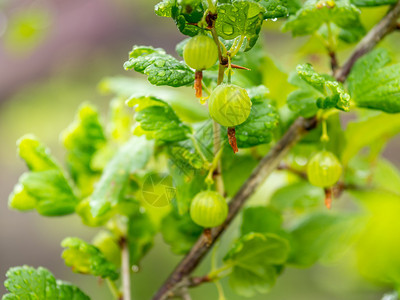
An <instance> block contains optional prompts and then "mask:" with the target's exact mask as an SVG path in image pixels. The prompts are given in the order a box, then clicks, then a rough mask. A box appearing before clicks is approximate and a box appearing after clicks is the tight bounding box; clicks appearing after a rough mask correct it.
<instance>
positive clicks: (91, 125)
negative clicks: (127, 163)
mask: <svg viewBox="0 0 400 300" xmlns="http://www.w3.org/2000/svg"><path fill="white" fill-rule="evenodd" d="M61 139H62V142H63V144H64V147H65V148H66V149H67V164H68V168H69V170H70V173H71V175H72V179H73V180H74V181H75V182H76V184H77V186H78V187H79V188H80V190H81V192H82V196H83V197H85V196H87V195H89V194H90V193H91V192H92V191H93V184H94V182H95V180H97V178H98V175H99V173H98V172H97V171H96V170H93V169H92V167H91V161H92V158H93V155H94V154H95V153H96V151H98V150H99V149H100V148H102V147H103V146H104V145H105V143H106V138H105V134H104V131H103V127H102V125H101V124H100V121H99V114H98V112H97V111H96V109H95V108H94V107H93V106H91V105H89V104H83V105H81V106H80V108H79V110H78V113H77V116H76V119H75V121H74V122H73V123H72V124H71V125H69V127H68V128H67V129H66V130H64V131H63V132H62V133H61Z"/></svg>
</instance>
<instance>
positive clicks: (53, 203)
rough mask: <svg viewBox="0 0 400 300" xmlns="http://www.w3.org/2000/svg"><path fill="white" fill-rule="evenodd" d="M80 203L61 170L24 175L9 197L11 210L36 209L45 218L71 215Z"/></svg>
mask: <svg viewBox="0 0 400 300" xmlns="http://www.w3.org/2000/svg"><path fill="white" fill-rule="evenodd" d="M78 202H79V199H78V198H77V197H76V196H75V195H74V193H73V191H72V189H71V186H70V185H69V184H68V182H67V180H66V179H65V177H64V175H63V173H62V172H61V171H60V170H48V171H42V172H28V173H24V174H22V176H21V177H20V178H19V182H18V184H17V185H16V186H15V187H14V190H13V192H12V193H11V195H10V197H9V206H10V207H11V208H14V209H18V210H31V209H34V208H35V209H36V210H37V211H38V213H40V214H41V215H43V216H63V215H67V214H71V213H73V212H74V210H75V206H76V205H77V204H78Z"/></svg>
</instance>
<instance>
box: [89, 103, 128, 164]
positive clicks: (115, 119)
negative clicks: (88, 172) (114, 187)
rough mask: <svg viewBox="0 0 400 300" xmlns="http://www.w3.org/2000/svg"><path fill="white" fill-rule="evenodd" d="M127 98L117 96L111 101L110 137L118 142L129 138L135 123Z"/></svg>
mask: <svg viewBox="0 0 400 300" xmlns="http://www.w3.org/2000/svg"><path fill="white" fill-rule="evenodd" d="M125 100H126V98H125V97H116V98H114V99H113V100H112V101H111V102H110V120H109V125H108V131H109V132H110V137H111V138H112V139H113V140H114V141H115V142H116V143H118V144H121V143H125V142H127V141H128V140H129V138H130V137H131V136H132V126H133V124H134V120H133V118H132V111H131V110H130V109H129V108H128V107H127V106H126V103H125ZM92 165H93V163H92Z"/></svg>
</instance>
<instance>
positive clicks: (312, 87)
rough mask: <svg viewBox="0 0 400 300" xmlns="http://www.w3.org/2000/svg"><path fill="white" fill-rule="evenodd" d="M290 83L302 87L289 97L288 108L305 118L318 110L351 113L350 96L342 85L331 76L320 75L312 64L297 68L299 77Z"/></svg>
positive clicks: (294, 76) (296, 76) (291, 79)
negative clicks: (335, 109)
mask: <svg viewBox="0 0 400 300" xmlns="http://www.w3.org/2000/svg"><path fill="white" fill-rule="evenodd" d="M289 82H290V83H291V84H293V85H296V86H298V87H300V90H296V91H294V92H292V93H290V94H289V96H288V100H287V102H288V106H289V108H290V109H291V110H293V111H295V112H297V113H298V114H299V115H301V116H303V117H311V116H313V115H315V113H316V112H317V111H318V108H322V109H328V108H333V107H335V108H337V109H340V110H343V111H349V108H350V96H349V94H347V93H346V92H345V91H344V89H343V87H342V86H341V84H340V83H339V82H337V81H335V80H333V79H332V78H330V77H329V76H324V75H320V74H318V73H317V72H315V71H314V69H313V67H312V66H311V65H310V64H304V65H299V66H297V75H292V76H291V77H290V79H289Z"/></svg>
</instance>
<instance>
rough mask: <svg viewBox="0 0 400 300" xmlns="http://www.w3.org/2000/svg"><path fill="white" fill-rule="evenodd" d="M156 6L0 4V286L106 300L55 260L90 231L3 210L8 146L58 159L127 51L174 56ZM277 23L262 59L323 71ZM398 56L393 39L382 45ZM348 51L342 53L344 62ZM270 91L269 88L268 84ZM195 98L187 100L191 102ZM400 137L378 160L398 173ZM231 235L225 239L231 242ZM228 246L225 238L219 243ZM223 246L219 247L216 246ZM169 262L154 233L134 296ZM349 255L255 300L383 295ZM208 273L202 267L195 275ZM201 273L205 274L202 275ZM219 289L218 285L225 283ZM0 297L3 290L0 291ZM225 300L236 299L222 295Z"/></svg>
mask: <svg viewBox="0 0 400 300" xmlns="http://www.w3.org/2000/svg"><path fill="white" fill-rule="evenodd" d="M157 2H158V1H157V0H113V1H111V0H85V1H81V0H68V1H54V0H36V1H31V0H10V1H6V0H0V40H1V43H0V141H1V147H0V281H1V282H3V281H4V280H5V276H4V274H5V272H6V271H7V269H8V268H9V267H11V266H16V265H23V264H28V265H31V266H34V267H37V266H44V267H46V268H48V269H50V270H51V271H52V272H53V273H54V274H55V276H56V277H57V278H62V279H64V280H67V281H71V282H74V283H76V284H77V285H79V286H80V287H81V288H82V289H83V290H84V291H85V292H86V293H88V294H89V295H90V296H91V297H92V299H96V300H102V299H111V294H110V293H109V291H108V289H107V286H106V284H105V283H102V282H99V281H97V280H96V279H94V278H92V277H89V276H83V275H78V274H74V273H72V272H71V270H70V269H69V268H67V267H66V266H65V265H64V263H63V260H62V259H61V257H60V254H61V251H62V249H61V246H60V241H61V240H62V239H63V238H64V237H66V236H79V237H81V238H84V239H86V240H88V241H89V240H90V239H91V238H92V237H93V236H94V234H95V233H96V229H90V228H87V227H84V226H83V225H82V223H81V221H80V219H79V218H78V217H76V216H69V217H63V218H43V217H40V216H39V215H38V214H37V213H36V212H33V213H25V214H22V213H19V212H15V211H10V210H9V209H8V208H7V198H8V194H9V193H10V192H11V190H12V188H13V186H14V184H15V183H16V182H17V180H18V177H19V175H20V174H21V173H22V172H23V171H25V166H24V164H23V163H22V162H21V161H20V160H19V159H17V157H16V154H15V141H16V140H17V139H18V138H19V137H20V136H22V135H23V134H25V133H33V134H35V135H37V136H38V137H39V138H40V139H41V140H42V141H43V142H44V143H45V144H47V145H48V146H49V147H50V148H51V149H52V151H53V153H54V154H55V155H56V156H57V157H58V158H59V160H62V158H63V155H64V150H63V149H62V147H61V145H60V143H59V133H60V132H61V130H63V129H64V128H66V127H67V125H68V124H69V123H70V122H71V121H72V120H73V117H74V113H75V111H76V109H77V107H78V105H79V104H80V103H81V102H83V101H90V102H92V103H94V104H95V105H97V106H98V107H99V108H100V110H101V111H102V112H103V116H104V118H106V110H107V107H108V101H109V100H110V97H107V96H105V95H102V94H101V93H99V91H98V88H97V85H98V83H99V81H100V80H101V79H102V78H104V77H106V76H115V75H126V76H134V74H133V73H126V72H125V71H124V70H123V68H122V64H123V62H124V61H125V59H126V57H127V54H128V52H129V50H130V49H131V47H132V45H133V44H143V45H153V46H155V47H162V48H164V49H166V50H167V52H169V53H172V54H173V53H174V48H175V44H176V43H177V42H179V41H180V40H182V39H183V38H184V37H183V36H182V35H181V34H180V33H179V32H178V30H177V29H176V27H175V25H174V23H173V22H172V20H170V19H166V18H160V17H157V16H156V15H155V14H154V12H153V6H154V4H156V3H157ZM384 12H385V9H366V10H365V14H364V15H363V21H364V23H365V25H366V27H371V26H372V24H374V23H375V22H376V21H377V20H379V18H380V17H381V16H382V14H383V13H384ZM280 26H281V23H280V22H272V21H268V22H265V25H264V27H265V28H264V39H263V42H264V43H265V45H266V49H267V51H268V55H270V56H271V57H273V58H275V59H276V60H278V61H279V62H280V64H281V67H282V69H284V70H286V71H291V70H293V69H294V67H295V66H296V64H297V63H300V62H305V61H308V62H311V63H313V64H314V65H316V67H317V68H318V69H319V70H321V71H328V61H327V59H326V57H325V56H326V55H325V53H324V50H323V48H322V47H321V45H320V44H319V42H318V41H317V40H314V39H309V38H307V37H306V38H296V39H292V38H291V36H290V34H289V33H285V34H283V33H280V32H279V27H280ZM384 44H385V46H387V47H388V48H389V49H391V50H392V52H393V54H394V55H396V56H397V59H398V60H399V59H400V52H399V51H397V52H396V49H397V50H398V49H400V39H399V35H398V34H397V35H396V34H395V35H393V36H391V37H390V38H388V39H386V40H385V41H384ZM349 51H350V48H349V47H347V48H344V50H343V52H342V53H340V55H339V59H340V60H341V61H343V59H344V57H345V56H346V55H347V54H348V53H349ZM267 86H268V82H267ZM191 100H193V101H194V99H191ZM399 153H400V139H399V138H397V139H394V140H393V141H391V142H390V143H389V146H388V147H387V149H386V151H385V153H384V155H385V156H386V157H387V158H389V159H390V160H391V161H392V162H393V163H394V164H395V165H397V166H398V167H400V155H399ZM233 234H234V229H232V230H230V231H229V232H228V233H227V235H228V236H229V235H233ZM226 240H229V237H227V238H226V239H225V241H226ZM223 246H224V245H223ZM178 260H179V257H177V256H174V255H172V254H171V252H170V251H169V248H168V247H167V246H166V245H165V244H164V243H163V241H162V238H161V236H157V239H156V243H155V247H154V249H153V250H152V251H151V252H150V254H149V255H148V256H147V257H146V258H145V259H144V262H143V264H142V270H140V272H138V273H135V274H134V275H133V295H134V299H139V300H142V299H149V298H150V296H151V295H152V294H153V293H154V292H155V291H156V289H157V288H158V287H159V286H160V284H161V283H162V281H163V280H164V279H165V278H166V276H167V275H168V274H169V272H171V271H172V269H173V267H174V265H175V264H176V263H177V261H178ZM354 265H355V262H354V259H353V255H352V253H351V252H349V253H347V254H346V255H345V256H344V257H342V258H341V259H340V260H339V261H337V262H335V263H331V264H328V265H317V266H315V267H313V268H310V269H306V270H299V269H292V268H289V269H287V270H286V271H285V272H284V275H283V276H282V277H281V278H280V279H279V280H278V282H277V285H276V286H275V287H274V288H273V290H272V292H271V293H270V294H268V295H263V296H259V297H257V298H254V299H271V300H277V299H281V300H282V299H285V300H286V299H296V300H303V299H304V300H306V299H307V300H314V299H315V300H316V299H318V300H319V299H326V300H333V299H337V300H339V299H340V300H358V299H359V300H361V299H362V300H373V299H380V298H381V297H382V295H383V293H385V292H386V291H385V290H384V289H382V288H379V287H375V286H373V285H371V284H370V283H368V282H366V281H364V280H363V279H362V278H361V277H360V276H359V275H358V273H357V271H356V269H355V266H354ZM208 266H209V261H205V262H204V264H203V265H202V267H201V268H200V270H198V274H202V273H204V272H205V271H206V270H207V268H208ZM201 269H203V271H204V272H202V271H201ZM225 283H226V282H225V281H224V284H225ZM3 293H5V289H4V287H3V286H2V285H1V286H0V294H3ZM192 295H193V299H216V298H217V293H216V289H215V287H214V286H213V285H212V284H209V285H206V286H202V287H201V288H197V289H194V290H193V293H192ZM226 296H227V299H241V298H240V297H238V296H235V295H233V294H232V293H231V292H230V291H229V288H227V289H226Z"/></svg>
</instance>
